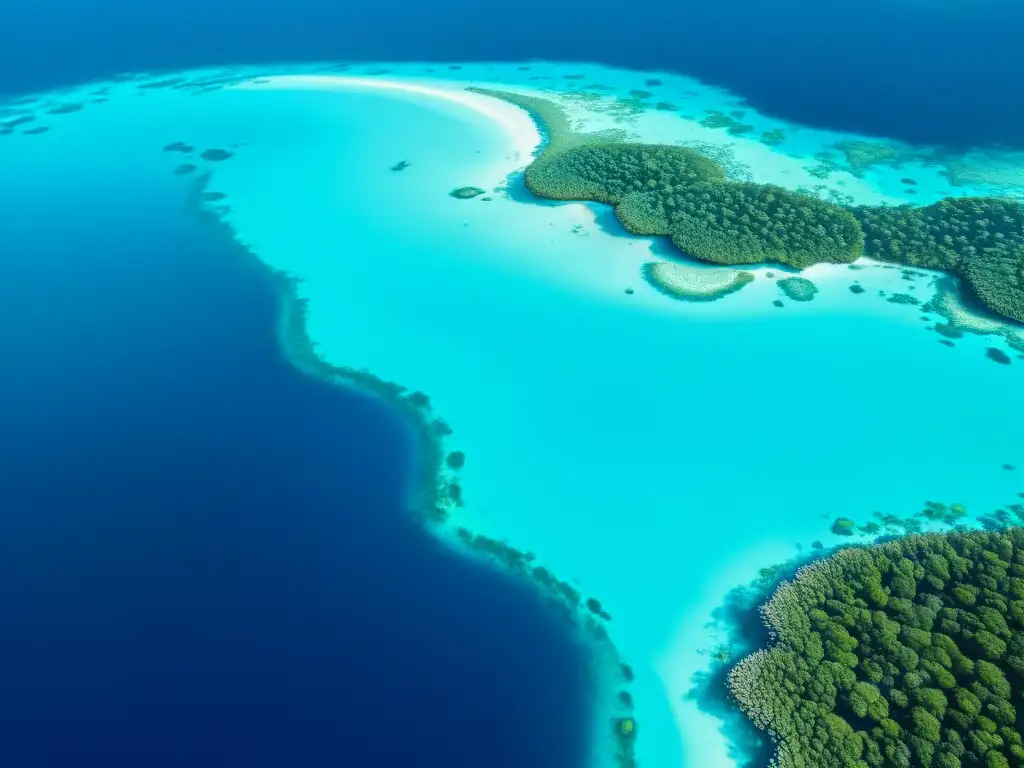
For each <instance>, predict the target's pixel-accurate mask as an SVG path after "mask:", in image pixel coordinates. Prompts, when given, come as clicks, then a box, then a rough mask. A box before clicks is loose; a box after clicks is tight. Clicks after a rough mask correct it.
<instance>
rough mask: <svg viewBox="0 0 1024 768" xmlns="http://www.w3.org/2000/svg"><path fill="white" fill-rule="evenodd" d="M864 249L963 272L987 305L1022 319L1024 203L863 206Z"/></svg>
mask: <svg viewBox="0 0 1024 768" xmlns="http://www.w3.org/2000/svg"><path fill="white" fill-rule="evenodd" d="M853 213H854V214H855V215H856V216H857V218H858V219H859V220H860V223H861V226H862V227H863V229H864V233H865V253H866V255H868V256H871V257H873V258H877V259H880V260H883V261H894V262H897V263H900V264H909V265H911V266H916V267H926V268H928V269H941V270H944V271H947V272H952V273H954V274H957V275H959V276H960V277H961V278H962V279H963V281H964V282H965V283H966V284H967V286H968V287H969V288H970V289H971V291H972V293H974V294H975V295H976V296H977V297H978V298H979V299H980V300H981V301H982V302H983V303H984V304H985V306H987V307H988V308H989V309H992V310H993V311H995V312H997V313H999V314H1000V315H1003V316H1005V317H1009V318H1012V319H1014V320H1017V321H1022V322H1024V206H1022V205H1021V203H1019V202H1018V201H1016V200H1010V199H1002V198H993V197H973V198H972V197H964V198H947V199H945V200H942V201H940V202H938V203H934V204H932V205H926V206H923V207H913V206H909V205H903V206H899V207H895V208H877V207H871V208H868V207H860V208H854V209H853Z"/></svg>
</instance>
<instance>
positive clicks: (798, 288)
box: [777, 277, 818, 301]
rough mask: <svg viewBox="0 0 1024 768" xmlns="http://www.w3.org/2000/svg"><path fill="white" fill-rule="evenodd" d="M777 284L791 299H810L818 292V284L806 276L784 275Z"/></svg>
mask: <svg viewBox="0 0 1024 768" xmlns="http://www.w3.org/2000/svg"><path fill="white" fill-rule="evenodd" d="M777 285H778V286H779V288H780V289H781V290H782V292H783V293H784V294H786V296H787V297H789V298H790V299H792V300H793V301H811V300H812V299H813V298H814V296H815V294H817V293H818V286H816V285H815V284H814V283H812V282H811V281H810V280H808V279H807V278H806V277H785V278H783V279H782V280H779V281H778V283H777Z"/></svg>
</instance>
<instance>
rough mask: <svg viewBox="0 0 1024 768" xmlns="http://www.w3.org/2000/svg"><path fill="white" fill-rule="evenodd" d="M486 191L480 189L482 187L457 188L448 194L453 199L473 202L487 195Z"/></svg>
mask: <svg viewBox="0 0 1024 768" xmlns="http://www.w3.org/2000/svg"><path fill="white" fill-rule="evenodd" d="M486 191H487V190H484V189H480V187H456V188H455V189H453V190H452V191H451V192H449V193H448V194H449V195H451V196H452V197H457V198H458V199H459V200H471V199H472V198H474V197H477V196H479V195H483V194H485V193H486Z"/></svg>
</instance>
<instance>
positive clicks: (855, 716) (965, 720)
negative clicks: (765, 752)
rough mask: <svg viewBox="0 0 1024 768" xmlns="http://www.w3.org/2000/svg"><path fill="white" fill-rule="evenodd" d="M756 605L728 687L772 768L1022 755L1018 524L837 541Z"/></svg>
mask: <svg viewBox="0 0 1024 768" xmlns="http://www.w3.org/2000/svg"><path fill="white" fill-rule="evenodd" d="M760 612H761V616H762V619H763V621H764V623H765V625H766V627H767V628H768V630H769V634H770V638H771V641H772V646H771V647H770V648H768V649H761V650H758V651H756V652H755V653H753V654H752V655H750V656H748V657H747V658H745V659H744V660H742V661H741V662H740V663H739V664H737V665H736V667H735V668H734V669H733V670H732V672H731V673H730V675H729V687H730V689H731V692H732V695H733V697H734V698H735V700H736V702H737V703H738V704H739V706H740V707H741V708H742V709H743V711H744V712H746V713H747V715H748V716H749V717H750V718H751V720H753V722H754V723H755V725H757V726H758V727H759V728H761V729H762V730H764V731H766V732H767V733H768V734H769V735H770V736H771V738H772V740H773V742H774V744H775V746H776V755H775V758H774V761H773V763H774V764H775V765H777V766H778V768H798V767H799V768H812V767H813V768H827V767H830V766H843V767H849V768H874V767H875V766H885V767H886V768H890V767H891V768H897V767H899V768H909V767H910V766H915V767H920V768H926V767H931V768H958V766H979V767H982V766H984V767H985V768H1009V766H1020V765H1022V764H1024V741H1022V738H1021V733H1022V731H1024V718H1022V717H1021V715H1019V714H1018V707H1019V706H1020V705H1021V703H1022V699H1021V696H1022V694H1024V529H1022V528H1019V527H1018V528H1006V529H1003V530H999V531H969V532H968V531H954V532H951V533H946V534H939V533H933V534H924V535H910V536H907V537H905V538H902V539H896V540H894V541H889V542H886V543H884V544H877V545H874V546H870V547H865V548H848V549H842V550H840V551H838V552H836V553H835V554H833V555H831V556H830V557H828V558H826V559H823V560H819V561H817V562H814V563H812V564H810V565H805V566H803V567H801V568H800V569H798V570H797V572H796V575H795V577H794V578H793V579H792V580H791V581H783V582H782V583H781V585H780V586H779V587H778V589H777V590H776V591H775V593H774V595H773V596H772V597H771V599H770V600H769V601H768V602H767V603H765V604H764V605H763V606H762V607H761V609H760Z"/></svg>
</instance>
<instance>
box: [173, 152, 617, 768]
mask: <svg viewBox="0 0 1024 768" xmlns="http://www.w3.org/2000/svg"><path fill="white" fill-rule="evenodd" d="M210 178H211V173H210V172H206V173H204V174H202V175H199V176H197V177H195V182H194V184H193V185H192V187H191V194H190V200H191V203H192V207H193V209H194V210H196V211H197V212H198V213H199V216H200V218H201V220H202V221H203V222H204V223H205V224H207V225H209V226H211V227H212V228H213V229H214V230H215V231H216V232H217V233H218V234H219V235H220V236H224V235H227V237H228V238H229V239H230V240H231V242H233V243H234V244H235V247H237V248H238V249H239V250H240V251H241V252H242V254H243V255H244V256H245V257H247V258H254V257H253V255H252V253H251V252H250V251H249V250H248V249H247V248H246V247H245V246H243V245H242V244H241V243H240V242H239V240H238V237H237V234H236V233H235V231H234V229H233V228H232V227H231V226H230V225H229V224H228V223H227V222H226V221H225V220H224V218H223V215H222V214H219V213H218V212H217V209H216V208H215V207H211V206H209V205H207V204H206V203H207V202H209V201H210V200H211V199H212V198H215V197H216V196H217V194H218V193H216V192H210V191H209V190H208V186H209V182H210ZM211 196H212V197H211ZM260 264H261V265H262V262H260ZM268 271H269V272H270V275H271V277H272V278H273V279H274V281H275V282H276V284H277V287H278V291H279V296H280V313H279V316H278V326H277V337H278V343H279V344H280V346H281V348H282V350H283V351H284V353H285V354H286V356H287V358H288V360H289V361H290V362H291V363H292V364H293V365H294V366H295V367H296V368H297V369H298V370H300V371H302V372H303V373H305V374H307V375H309V376H314V377H316V378H318V379H320V380H322V381H326V382H329V383H332V384H336V385H338V386H343V387H347V388H350V389H355V390H357V391H360V392H363V393H365V394H367V395H369V396H372V397H375V398H378V399H379V400H381V401H382V402H384V403H386V404H388V405H389V406H391V407H393V408H395V409H396V411H397V412H398V413H399V414H401V415H402V416H403V417H405V419H406V421H407V423H408V424H409V425H410V427H411V428H412V429H413V430H414V432H415V433H416V436H417V438H418V440H417V442H418V444H419V446H420V454H419V456H418V460H419V461H418V469H419V474H418V476H417V477H416V478H415V479H414V481H413V482H412V483H411V485H410V488H409V495H408V498H407V501H406V506H407V508H408V509H409V511H410V512H411V513H412V514H414V515H416V516H417V518H418V519H419V520H420V521H421V522H422V523H424V524H425V525H427V526H430V527H432V528H434V529H435V530H437V531H439V532H440V533H441V535H442V536H445V537H446V538H449V540H454V541H457V542H458V543H459V544H460V545H461V546H462V547H464V548H465V549H466V550H468V551H469V552H472V553H473V554H475V555H477V556H479V557H481V558H483V559H485V560H487V561H488V562H491V563H493V564H495V565H498V566H500V567H501V568H503V569H505V570H506V571H507V572H509V573H512V574H514V575H517V576H520V577H522V578H525V579H527V580H528V581H530V582H531V583H532V584H534V585H535V586H536V587H537V588H538V591H539V593H540V595H541V596H542V597H544V598H545V599H547V600H548V602H549V603H550V604H551V605H552V606H553V607H554V608H555V610H557V611H559V612H560V613H561V614H562V615H564V616H565V617H566V618H568V619H570V620H571V621H572V622H573V623H574V624H575V625H576V626H577V627H578V628H579V629H580V631H581V633H582V634H583V636H584V637H585V638H586V640H587V641H588V646H589V650H590V651H591V652H592V659H593V665H594V669H595V674H594V677H595V678H597V679H598V683H597V687H598V693H599V694H600V695H603V696H605V695H606V696H607V697H608V700H607V701H602V703H601V704H602V711H603V712H604V713H606V714H607V715H608V716H609V717H610V721H609V722H607V729H608V730H607V731H606V732H605V737H606V739H607V741H606V745H607V749H609V750H610V752H611V755H612V763H613V764H614V765H615V766H616V768H636V766H637V758H636V753H635V752H636V750H635V746H636V738H637V724H636V720H635V718H634V716H633V697H632V694H631V693H630V691H629V688H630V685H631V683H632V682H633V679H634V675H633V671H632V669H631V668H630V667H629V665H627V664H625V663H624V662H623V661H622V659H621V656H620V655H619V652H618V650H617V648H616V647H615V645H614V643H613V642H612V639H611V636H610V635H609V632H608V624H609V622H610V621H611V620H612V617H611V615H610V614H609V613H608V612H607V611H606V610H605V609H604V607H603V606H602V605H601V603H600V601H599V600H597V598H595V597H592V596H591V597H587V596H585V595H583V594H581V593H580V592H579V590H577V589H576V588H575V587H573V586H572V585H571V584H570V583H568V582H566V581H562V580H560V579H558V578H556V577H555V575H554V574H552V573H551V571H550V570H549V569H547V568H546V567H544V566H543V565H542V564H540V563H538V562H537V561H536V557H535V556H534V555H533V553H531V552H523V551H520V550H518V549H516V548H514V547H512V546H511V545H509V544H508V543H506V542H505V541H502V540H500V539H496V538H492V537H489V536H485V535H481V534H479V533H473V532H472V531H470V530H469V529H468V528H466V527H464V526H461V525H457V521H456V520H455V515H456V513H457V511H458V510H459V509H460V508H461V507H462V506H463V492H462V485H461V483H460V476H461V471H462V469H463V467H464V466H465V464H466V460H467V459H466V454H465V452H463V451H460V450H451V449H450V448H449V446H448V443H449V441H450V438H451V436H452V434H453V432H452V429H451V427H450V426H449V425H448V423H447V422H445V421H444V419H442V418H440V417H439V416H437V415H436V414H435V412H434V409H433V405H432V403H431V401H430V397H429V396H428V395H427V394H425V393H423V392H419V391H411V390H409V389H408V388H407V387H405V386H403V385H401V384H397V383H394V382H390V381H386V380H384V379H381V378H380V377H378V376H375V375H374V374H373V373H371V372H370V371H367V370H364V369H356V368H351V367H346V366H339V365H334V364H332V363H330V362H328V361H327V360H325V359H324V358H323V357H322V356H321V355H320V354H319V352H318V350H317V348H316V345H315V343H314V342H313V341H312V339H311V338H310V337H309V334H308V332H307V327H308V323H307V316H308V312H309V303H308V300H307V299H304V298H301V297H300V296H299V295H298V293H297V290H296V288H297V285H298V282H297V280H296V279H295V278H294V277H293V276H292V275H289V274H287V273H284V272H280V271H276V270H272V269H268Z"/></svg>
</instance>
